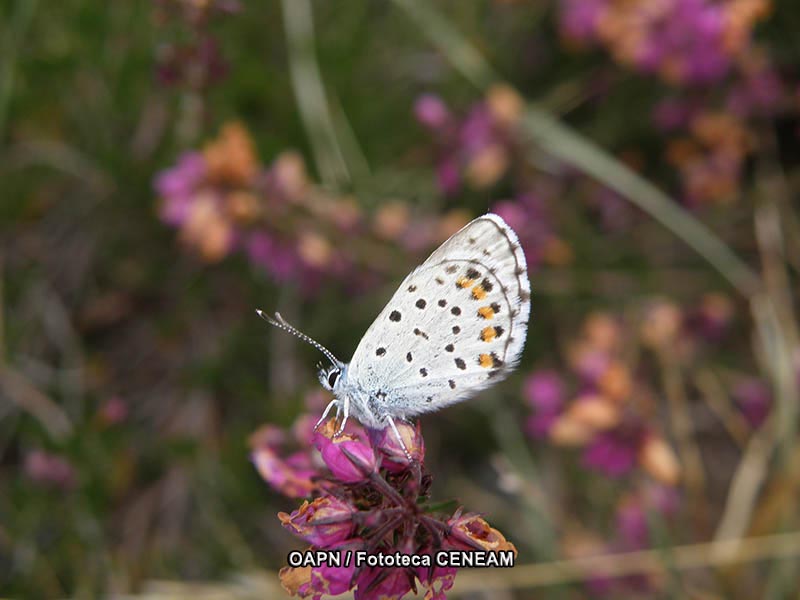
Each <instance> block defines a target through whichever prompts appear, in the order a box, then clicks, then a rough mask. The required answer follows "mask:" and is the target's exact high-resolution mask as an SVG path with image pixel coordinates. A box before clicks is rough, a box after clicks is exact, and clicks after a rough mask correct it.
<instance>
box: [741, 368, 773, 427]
mask: <svg viewBox="0 0 800 600" xmlns="http://www.w3.org/2000/svg"><path fill="white" fill-rule="evenodd" d="M733 399H734V401H735V402H736V404H737V406H738V407H739V410H740V411H741V412H742V415H744V418H745V419H747V422H748V423H749V424H750V426H751V427H753V428H757V427H760V426H761V424H762V423H764V421H765V420H766V418H767V415H769V411H770V409H771V408H772V390H770V388H769V386H767V385H766V384H765V383H764V382H763V381H761V380H759V379H755V378H750V379H746V380H744V381H742V382H740V383H738V384H737V385H736V387H735V388H734V389H733Z"/></svg>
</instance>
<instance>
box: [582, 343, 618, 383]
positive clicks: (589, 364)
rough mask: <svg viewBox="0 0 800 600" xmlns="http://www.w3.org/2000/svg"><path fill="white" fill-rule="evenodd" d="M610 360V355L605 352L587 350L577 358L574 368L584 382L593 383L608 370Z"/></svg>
mask: <svg viewBox="0 0 800 600" xmlns="http://www.w3.org/2000/svg"><path fill="white" fill-rule="evenodd" d="M611 362H612V361H611V357H610V356H609V355H608V354H606V353H605V352H602V351H599V350H588V351H585V352H582V353H581V355H580V356H579V357H578V358H577V360H576V362H575V365H574V368H575V371H576V373H577V374H578V375H579V376H580V377H581V379H583V381H584V382H585V383H587V384H589V385H595V384H596V383H597V382H598V380H599V379H600V378H601V377H602V376H603V375H604V374H605V373H606V371H608V368H609V366H610V365H611Z"/></svg>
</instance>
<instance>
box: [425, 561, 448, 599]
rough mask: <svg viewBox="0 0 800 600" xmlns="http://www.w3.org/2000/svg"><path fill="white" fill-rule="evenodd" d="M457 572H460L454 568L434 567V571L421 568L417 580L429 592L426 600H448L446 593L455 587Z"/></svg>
mask: <svg viewBox="0 0 800 600" xmlns="http://www.w3.org/2000/svg"><path fill="white" fill-rule="evenodd" d="M434 564H435V563H434ZM457 572H458V570H457V569H456V568H454V567H433V568H432V569H428V568H422V567H420V568H419V569H417V572H416V575H417V579H419V581H420V583H421V584H422V585H423V587H425V588H426V589H427V590H428V591H427V592H426V594H425V600H447V595H446V592H448V591H449V590H450V589H451V588H452V587H453V584H454V583H455V580H456V573H457Z"/></svg>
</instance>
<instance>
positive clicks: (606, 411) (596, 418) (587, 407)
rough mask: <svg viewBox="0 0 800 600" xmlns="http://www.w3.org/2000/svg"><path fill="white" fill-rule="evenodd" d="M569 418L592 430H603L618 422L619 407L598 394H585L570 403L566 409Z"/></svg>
mask: <svg viewBox="0 0 800 600" xmlns="http://www.w3.org/2000/svg"><path fill="white" fill-rule="evenodd" d="M567 416H568V417H569V418H570V419H573V420H575V421H577V422H578V423H580V424H582V425H586V426H587V427H589V428H591V429H592V430H595V431H598V430H605V429H609V428H611V427H613V426H614V425H616V424H617V423H618V422H619V417H620V414H619V407H618V406H617V405H616V404H615V403H614V402H613V401H611V400H609V399H608V398H606V397H605V396H601V395H600V394H586V395H583V396H580V397H579V398H577V399H576V400H575V402H573V403H572V405H571V406H570V407H569V410H568V411H567Z"/></svg>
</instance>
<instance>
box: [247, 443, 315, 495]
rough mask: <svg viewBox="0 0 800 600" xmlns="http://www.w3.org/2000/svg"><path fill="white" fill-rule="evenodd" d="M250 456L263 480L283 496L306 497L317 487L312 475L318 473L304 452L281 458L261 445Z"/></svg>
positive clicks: (272, 450) (270, 449)
mask: <svg viewBox="0 0 800 600" xmlns="http://www.w3.org/2000/svg"><path fill="white" fill-rule="evenodd" d="M250 457H251V459H252V461H253V464H254V465H255V467H256V469H258V473H259V475H261V477H262V478H263V479H264V481H266V482H267V483H268V484H269V485H270V486H272V487H273V488H274V489H275V490H276V491H278V492H280V493H281V494H283V495H284V496H288V497H289V498H307V497H308V496H310V495H311V494H312V493H313V492H314V490H315V489H316V488H317V485H316V483H315V482H314V477H316V476H317V475H318V473H317V471H316V470H315V469H314V468H312V466H311V461H310V460H309V457H308V455H307V454H306V453H305V452H302V451H300V452H296V453H294V454H292V455H290V456H289V457H287V458H281V457H280V456H279V454H278V453H277V452H276V451H275V450H274V449H272V448H268V447H266V446H262V447H259V448H256V449H254V450H253V452H252V453H251V455H250Z"/></svg>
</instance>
